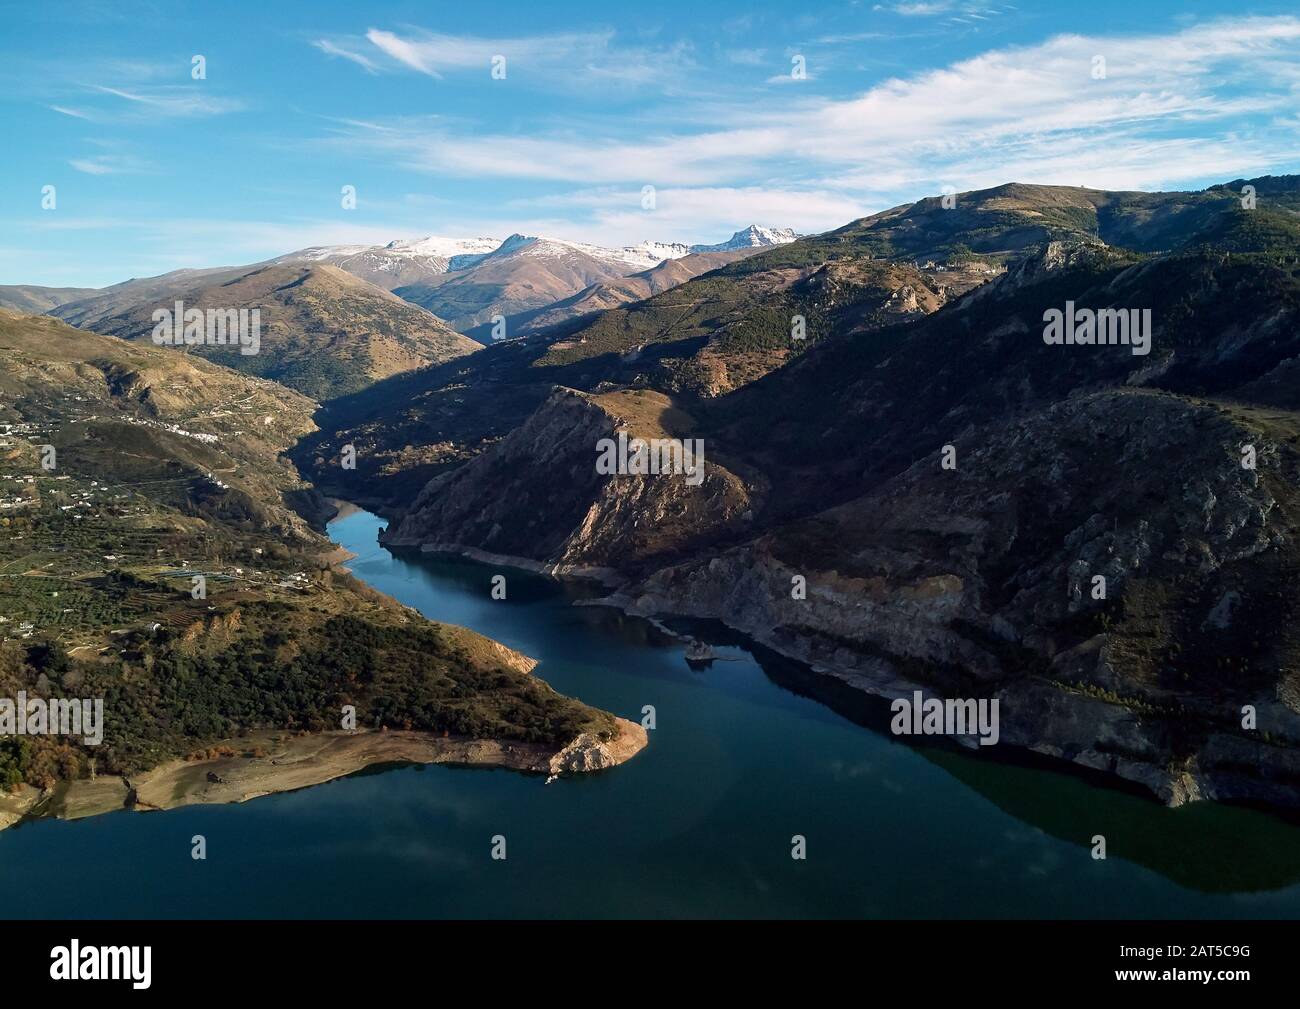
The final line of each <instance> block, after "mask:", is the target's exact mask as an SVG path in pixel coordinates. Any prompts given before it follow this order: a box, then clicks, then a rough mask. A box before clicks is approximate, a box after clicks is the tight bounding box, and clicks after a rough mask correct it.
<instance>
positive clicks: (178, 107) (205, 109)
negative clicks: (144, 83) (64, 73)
mask: <svg viewBox="0 0 1300 1009" xmlns="http://www.w3.org/2000/svg"><path fill="white" fill-rule="evenodd" d="M93 90H94V91H97V92H99V93H100V94H104V95H111V96H113V97H115V98H121V99H122V100H123V101H127V102H131V103H132V104H134V105H137V106H142V107H144V108H147V109H148V111H149V114H150V115H154V116H177V117H189V116H210V115H220V114H221V113H225V112H234V111H237V110H238V109H241V108H243V103H242V102H239V101H237V100H235V99H232V98H219V97H216V96H213V95H207V94H204V93H203V92H202V91H200V90H198V89H197V88H194V87H189V86H185V85H164V86H158V87H151V88H148V89H145V88H134V89H132V90H129V91H128V90H126V89H125V88H115V87H107V86H105V85H102V84H96V85H94V87H93Z"/></svg>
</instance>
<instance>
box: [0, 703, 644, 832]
mask: <svg viewBox="0 0 1300 1009" xmlns="http://www.w3.org/2000/svg"><path fill="white" fill-rule="evenodd" d="M617 723H618V727H619V730H620V731H619V734H618V736H616V737H615V738H614V739H612V740H610V741H609V742H601V741H600V740H598V739H596V738H595V737H594V736H591V735H587V734H583V735H581V736H579V737H578V738H577V739H575V740H574V741H573V742H571V743H569V744H568V745H567V746H565V747H562V748H559V749H557V748H555V747H553V746H542V745H539V744H534V743H518V742H511V741H508V740H504V741H503V740H494V739H451V738H443V737H441V736H434V735H431V734H429V733H424V732H404V731H396V730H395V731H387V732H384V731H375V730H364V731H356V732H323V733H311V734H308V735H302V736H291V735H287V734H286V733H284V732H273V731H266V732H256V733H250V734H249V735H247V736H243V737H241V738H239V739H232V740H227V741H226V742H225V744H218V745H225V746H228V747H230V748H231V749H233V750H236V751H243V752H248V751H251V750H258V749H260V750H262V751H265V753H266V756H262V757H247V756H234V757H221V758H218V759H214V760H194V761H186V760H171V761H168V762H167V763H165V764H161V765H159V766H158V767H155V768H153V769H152V770H150V771H146V772H145V773H143V774H140V775H136V776H134V777H132V778H131V779H130V780H127V779H123V778H118V777H101V778H98V779H96V780H95V781H86V780H81V781H73V782H67V783H63V784H60V785H59V786H57V787H55V788H53V789H50V790H47V791H46V792H42V791H41V790H40V789H36V788H32V787H31V786H27V785H24V786H23V788H22V789H21V790H20V791H19V792H17V793H14V794H4V795H0V830H3V829H4V828H5V827H9V826H12V825H13V824H15V823H17V822H19V821H20V820H22V819H24V818H25V817H29V816H31V817H56V818H58V819H65V820H77V819H81V818H83V817H87V816H96V815H98V814H100V813H110V812H113V811H115V810H119V809H133V810H136V811H141V810H159V809H176V808H178V807H180V806H192V805H198V804H205V803H227V802H247V801H248V800H249V799H256V798H259V797H260V796H263V795H272V794H274V793H276V792H291V791H294V790H296V789H299V788H308V787H310V786H312V785H320V784H323V783H325V782H327V781H333V780H334V779H335V778H341V777H345V776H347V775H349V774H355V773H356V772H357V771H360V770H363V769H365V768H367V767H371V766H374V765H376V764H459V765H465V766H473V767H504V768H509V769H511V770H516V771H524V772H527V773H532V774H545V775H556V776H563V775H568V774H582V773H587V772H591V771H601V770H605V769H606V768H610V767H614V766H616V765H618V764H621V763H623V762H624V761H626V760H630V759H631V758H632V757H634V756H636V754H638V753H639V752H640V751H641V750H642V749H644V748H645V746H646V743H647V742H648V738H647V734H646V731H645V729H643V728H642V727H641V726H640V725H638V724H636V723H635V722H629V721H628V720H627V719H624V718H618V719H617Z"/></svg>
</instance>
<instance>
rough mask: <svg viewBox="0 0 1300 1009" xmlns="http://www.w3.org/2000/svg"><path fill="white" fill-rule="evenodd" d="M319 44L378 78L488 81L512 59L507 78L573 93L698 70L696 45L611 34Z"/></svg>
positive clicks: (350, 38) (390, 35) (405, 33)
mask: <svg viewBox="0 0 1300 1009" xmlns="http://www.w3.org/2000/svg"><path fill="white" fill-rule="evenodd" d="M312 44H313V45H314V46H315V47H316V48H317V49H320V50H321V51H322V52H324V53H328V54H329V55H331V56H338V57H341V58H343V59H347V60H351V61H352V62H354V63H356V64H357V65H359V66H361V67H364V68H365V69H366V70H367V71H369V72H371V73H378V72H399V71H406V72H410V71H414V72H416V73H420V74H424V75H425V76H428V77H432V78H434V79H436V80H441V79H442V78H443V77H444V76H445V75H448V74H453V73H481V74H484V75H486V74H488V73H489V71H490V70H491V69H492V68H493V63H494V60H497V59H498V58H500V57H504V58H505V61H506V62H505V67H506V73H507V75H513V74H515V73H516V72H517V71H522V72H524V73H526V74H534V73H535V72H537V71H543V72H545V74H546V82H547V83H549V84H551V85H552V86H558V87H569V88H573V87H578V86H581V85H584V84H590V83H591V82H593V81H597V82H602V81H603V82H606V83H610V82H613V83H623V84H629V85H646V84H652V83H655V82H656V81H660V82H662V81H670V80H671V79H672V78H673V77H674V75H680V74H681V73H682V72H683V71H684V70H686V69H688V68H690V67H691V66H693V65H694V61H693V47H692V46H691V45H690V44H689V43H685V42H677V43H673V44H670V45H664V46H658V47H655V46H646V45H629V44H621V43H619V42H618V41H617V40H616V38H615V33H614V32H613V31H611V30H601V31H587V32H561V33H554V34H548V35H530V36H502V37H499V38H485V37H481V36H474V35H448V34H444V33H440V32H433V31H428V30H426V29H422V28H404V29H402V30H400V31H395V30H390V29H385V28H370V29H367V31H366V32H365V34H364V35H346V36H335V37H333V38H322V39H317V40H315V41H314V42H313V43H312ZM743 58H745V57H742V59H743ZM534 79H535V80H536V78H534Z"/></svg>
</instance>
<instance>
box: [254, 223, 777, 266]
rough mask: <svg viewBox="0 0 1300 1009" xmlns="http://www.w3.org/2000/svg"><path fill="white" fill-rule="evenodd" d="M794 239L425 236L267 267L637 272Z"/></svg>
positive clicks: (751, 235) (304, 253) (342, 248)
mask: <svg viewBox="0 0 1300 1009" xmlns="http://www.w3.org/2000/svg"><path fill="white" fill-rule="evenodd" d="M797 237H798V236H797V235H796V234H795V233H794V231H792V230H791V229H789V228H766V227H762V226H761V225H750V226H749V227H748V228H744V229H742V230H741V231H737V232H736V233H735V234H734V235H732V236H731V238H729V239H728V240H727V241H725V242H721V243H719V244H717V245H687V244H684V243H682V242H656V241H653V240H646V241H644V242H641V243H639V244H638V245H627V246H623V247H622V248H609V247H606V246H602V245H592V244H589V243H587V242H573V241H569V240H567V239H563V238H548V237H544V236H537V235H523V234H519V233H515V234H513V235H511V236H510V237H509V238H507V239H505V240H504V241H502V240H500V239H496V238H486V237H480V238H448V237H444V236H441V235H428V236H426V237H424V238H409V239H401V238H399V239H394V240H393V241H391V242H389V243H388V244H387V245H317V246H312V247H310V248H306V249H301V250H299V251H297V252H291V253H289V254H288V255H285V256H280V257H279V258H277V259H275V260H272V262H276V263H281V262H333V263H336V264H337V263H340V262H341V261H343V260H351V259H353V258H354V257H357V258H362V259H364V260H365V261H367V262H368V263H369V269H371V270H373V271H375V272H376V273H395V272H397V271H400V270H402V263H403V262H412V263H417V264H419V265H420V266H421V267H424V268H426V269H430V270H432V271H433V272H434V273H447V272H455V271H460V270H466V269H469V268H470V267H472V266H475V265H477V264H478V263H480V262H482V261H483V260H484V259H487V258H488V257H490V256H508V255H511V254H516V253H518V254H521V255H527V256H530V257H538V258H546V257H555V258H564V257H568V256H571V255H573V254H574V253H581V254H582V255H584V256H588V257H590V258H592V259H595V260H596V261H598V262H601V263H605V264H607V265H612V266H616V267H617V268H619V269H620V270H623V269H626V268H628V267H630V268H631V269H630V270H629V271H628V272H639V271H641V270H648V269H650V268H651V267H655V266H658V265H659V264H660V263H662V262H664V261H665V260H669V259H680V258H681V257H683V256H688V255H690V254H691V253H693V252H726V251H730V250H732V249H745V248H755V247H758V246H767V245H783V244H785V243H786V242H792V241H794V240H795V238H797Z"/></svg>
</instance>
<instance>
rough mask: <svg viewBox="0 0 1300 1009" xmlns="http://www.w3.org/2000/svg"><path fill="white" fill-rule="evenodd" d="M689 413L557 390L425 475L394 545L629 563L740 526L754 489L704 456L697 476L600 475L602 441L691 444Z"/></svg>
mask: <svg viewBox="0 0 1300 1009" xmlns="http://www.w3.org/2000/svg"><path fill="white" fill-rule="evenodd" d="M690 423H691V420H690V418H689V417H688V416H687V415H686V414H683V413H682V412H681V411H679V410H677V409H676V408H675V407H674V406H673V404H672V401H671V400H670V399H669V398H668V397H667V396H663V395H661V394H659V393H653V392H649V391H640V392H628V393H616V394H610V395H603V396H602V395H590V394H587V393H581V392H577V391H575V390H572V389H557V390H556V391H555V392H554V393H553V394H552V396H551V397H550V398H549V399H548V400H547V401H546V402H545V403H544V404H543V405H542V406H541V407H540V408H539V409H538V410H537V411H536V412H535V413H534V414H533V415H532V416H531V417H530V418H529V419H528V420H527V421H526V422H525V423H524V424H523V425H521V426H520V427H518V428H517V429H515V430H514V431H513V432H511V433H510V434H509V435H507V436H506V437H505V438H504V439H502V440H501V441H500V442H498V443H497V444H496V445H494V446H493V447H492V448H490V449H488V450H487V451H485V452H484V453H483V454H482V455H480V456H478V457H476V458H475V459H473V460H471V461H470V462H468V463H466V464H465V465H464V466H462V467H461V468H460V469H457V470H455V471H454V472H451V473H448V474H445V475H443V476H440V477H437V478H435V479H434V480H432V481H431V482H430V483H429V485H428V486H427V487H426V488H425V489H424V491H423V492H421V494H420V496H419V498H418V499H417V500H416V502H415V504H414V506H413V507H412V508H411V510H410V511H409V512H408V513H407V515H406V516H405V518H404V519H403V520H402V522H401V523H400V524H399V525H398V527H397V528H396V530H395V531H394V532H393V533H392V534H391V535H390V536H389V537H388V538H387V540H386V542H387V543H388V544H389V545H391V546H420V547H424V548H426V549H430V550H451V551H455V550H460V549H462V548H464V547H472V548H474V549H475V550H476V551H478V552H480V553H487V554H494V555H499V556H503V557H508V558H523V559H527V560H531V561H534V562H537V563H538V564H539V565H541V566H545V567H557V568H560V569H573V568H589V569H590V568H597V569H613V568H635V567H636V566H637V565H638V564H640V563H643V562H645V561H647V560H649V559H651V558H658V559H663V560H667V559H671V558H672V557H674V556H675V555H677V554H679V553H681V552H682V551H685V550H690V549H691V548H692V547H696V546H699V545H700V544H702V543H704V542H711V541H713V540H715V539H717V538H718V537H720V536H725V535H727V534H728V532H729V531H732V530H737V529H741V528H743V526H744V523H745V522H746V521H747V520H746V518H745V514H746V513H747V512H748V511H749V510H750V497H751V491H750V490H749V489H748V488H746V486H745V485H744V483H743V482H742V481H741V480H740V479H739V478H737V477H736V476H735V475H734V474H732V473H731V472H729V471H727V470H726V469H725V468H723V467H722V466H720V465H718V464H717V463H716V462H715V461H714V460H712V459H710V458H709V457H708V452H707V446H706V447H705V449H704V456H703V460H702V472H701V474H700V476H699V477H698V478H693V477H692V476H691V475H690V474H688V473H685V472H680V473H659V474H645V475H639V474H635V473H614V474H608V473H601V472H599V471H598V467H597V460H598V458H599V456H600V443H601V442H602V439H609V440H611V441H615V440H616V439H617V438H618V434H619V432H620V431H622V432H624V433H625V434H626V435H627V436H628V437H629V438H644V439H673V438H675V439H677V440H678V441H684V440H687V439H689V433H688V430H687V429H688V428H689V426H690Z"/></svg>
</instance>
